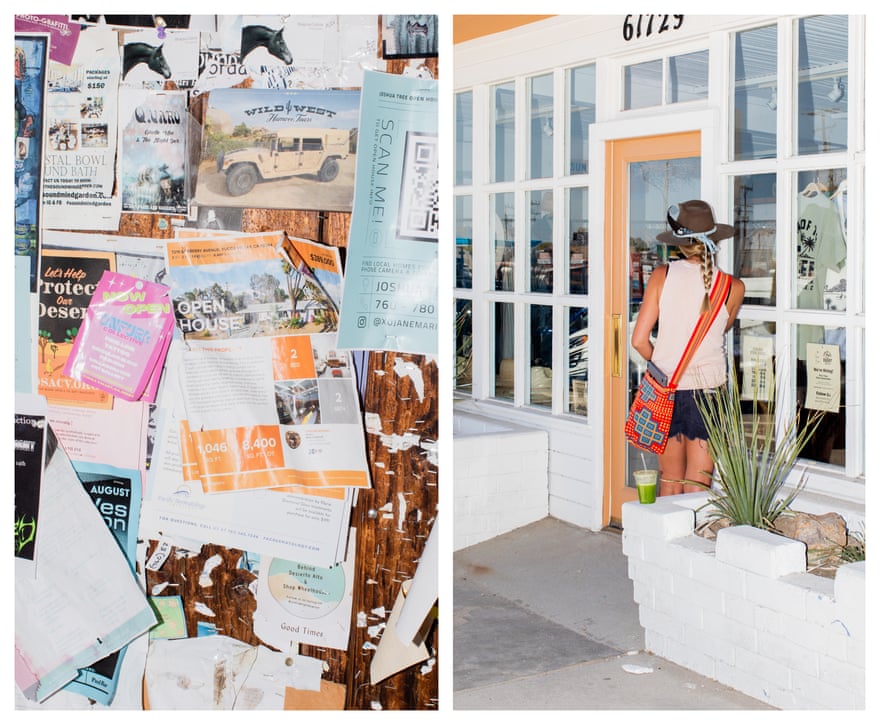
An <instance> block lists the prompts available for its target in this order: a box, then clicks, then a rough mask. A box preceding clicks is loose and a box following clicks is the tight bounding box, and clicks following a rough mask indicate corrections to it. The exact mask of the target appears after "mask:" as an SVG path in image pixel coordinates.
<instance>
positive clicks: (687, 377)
mask: <svg viewBox="0 0 880 725" xmlns="http://www.w3.org/2000/svg"><path fill="white" fill-rule="evenodd" d="M717 276H718V270H715V273H714V276H713V279H712V283H713V284H714V283H715V277H717ZM705 292H706V290H705V288H704V287H703V268H702V265H700V264H693V263H691V262H687V261H685V260H683V259H682V260H675V261H673V262H670V263H669V268H668V270H667V271H666V281H665V282H664V284H663V291H662V292H661V293H660V319H659V327H658V331H657V341H656V343H655V344H654V354H653V356H652V358H651V359H652V360H653V362H654V364H655V365H656V366H657V367H658V368H660V370H662V371H663V372H664V373H666V374H667V375H669V376H672V373H673V372H674V371H675V368H676V367H677V366H678V361H679V360H681V355H682V353H683V352H684V348H685V346H686V345H687V343H688V340H690V338H691V333H693V331H694V327H695V326H696V324H697V320H698V319H699V317H700V308H701V306H702V304H703V295H704V294H705ZM727 320H728V312H727V306H726V305H724V306H722V308H721V310H720V312H719V313H718V317H716V318H715V322H713V323H712V326H711V327H710V328H709V332H708V333H707V334H706V337H705V338H704V339H703V342H702V343H701V345H700V346H699V347H698V348H697V351H696V352H695V353H694V355H693V357H692V358H691V361H690V363H689V365H688V367H687V368H686V369H685V371H684V373H683V374H682V376H681V379H680V380H679V381H678V387H679V388H680V389H681V390H693V389H699V388H716V387H718V386H719V385H723V384H724V382H725V381H726V380H727V361H726V360H725V356H724V328H725V327H726V326H727Z"/></svg>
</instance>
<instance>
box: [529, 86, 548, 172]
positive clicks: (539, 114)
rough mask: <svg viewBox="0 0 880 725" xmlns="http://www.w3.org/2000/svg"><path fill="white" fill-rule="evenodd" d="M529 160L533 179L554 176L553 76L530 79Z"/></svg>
mask: <svg viewBox="0 0 880 725" xmlns="http://www.w3.org/2000/svg"><path fill="white" fill-rule="evenodd" d="M529 108H530V118H529V123H530V129H531V131H530V133H529V146H530V151H529V158H530V161H531V163H530V167H529V168H530V173H529V177H530V178H532V179H546V178H547V177H550V176H553V75H552V74H550V73H548V74H546V75H542V76H537V77H535V78H531V79H529Z"/></svg>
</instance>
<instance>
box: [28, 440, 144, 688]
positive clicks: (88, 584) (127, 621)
mask: <svg viewBox="0 0 880 725" xmlns="http://www.w3.org/2000/svg"><path fill="white" fill-rule="evenodd" d="M47 436H49V437H48V438H47V455H46V467H45V470H44V472H43V486H42V491H41V506H40V526H41V532H40V548H39V552H38V562H37V577H36V579H34V580H30V579H29V578H27V577H18V576H17V577H16V580H15V680H16V684H17V685H18V687H19V688H20V690H21V692H22V693H23V694H24V696H25V697H27V698H28V699H31V700H36V701H38V702H42V701H43V700H45V699H46V698H48V697H49V696H50V695H52V694H53V693H54V692H56V691H57V690H59V689H60V688H62V687H63V686H64V685H65V684H67V683H68V682H70V681H71V680H72V679H73V678H74V677H76V675H77V671H78V670H79V669H81V668H83V667H88V666H90V665H92V664H94V663H95V662H97V661H98V660H100V659H102V658H104V657H106V656H107V655H109V654H111V653H112V652H116V651H117V650H119V649H120V648H122V647H124V646H125V645H127V644H129V643H130V642H132V641H133V640H134V639H135V638H137V637H139V636H140V635H141V634H143V633H144V632H146V631H147V630H148V629H149V628H150V627H152V626H153V625H154V624H155V623H156V618H155V615H154V614H153V611H152V610H151V609H150V606H149V604H148V603H147V600H146V596H145V595H144V592H143V590H142V589H141V586H140V584H139V583H138V581H137V579H136V578H135V577H134V576H133V574H132V570H131V565H130V564H129V563H128V562H127V561H126V558H125V556H124V554H123V553H122V552H121V551H120V550H119V547H118V546H117V545H116V541H115V540H114V538H113V535H112V534H111V533H110V530H109V529H108V527H107V526H106V524H105V522H104V521H102V519H101V515H100V514H99V513H98V511H97V509H96V508H95V506H94V504H93V503H92V501H91V500H90V499H89V496H88V494H87V493H86V492H85V490H84V489H83V486H82V483H80V481H79V479H78V478H77V475H76V473H75V471H74V469H73V466H72V465H71V462H70V460H69V459H68V457H67V454H66V453H65V452H64V449H63V448H62V447H61V446H59V445H57V443H56V442H55V441H54V436H53V435H52V429H51V426H50V427H49V428H48V429H47ZM49 451H51V455H50V453H49Z"/></svg>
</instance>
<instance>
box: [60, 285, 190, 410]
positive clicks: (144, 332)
mask: <svg viewBox="0 0 880 725" xmlns="http://www.w3.org/2000/svg"><path fill="white" fill-rule="evenodd" d="M168 292H169V289H168V287H166V286H165V285H162V284H158V283H156V282H149V281H147V280H144V279H139V278H137V277H132V276H130V275H127V274H121V273H119V272H111V271H107V272H104V274H103V275H102V277H101V280H100V282H99V283H98V286H97V288H96V289H95V294H94V295H93V297H92V301H91V303H90V304H89V308H88V310H87V312H86V318H85V320H84V321H83V326H82V329H81V330H80V332H79V334H78V335H77V338H76V342H75V343H74V349H73V350H72V351H71V355H70V358H69V359H68V361H67V366H66V367H65V370H64V373H65V375H68V376H70V377H72V378H74V379H76V380H81V381H83V382H85V383H88V384H89V385H92V386H94V387H96V388H100V389H102V390H106V391H108V392H110V393H112V394H113V395H116V396H118V397H120V398H123V399H124V400H143V401H146V402H152V401H153V400H154V399H155V395H156V390H157V388H158V383H159V377H160V375H161V372H162V363H163V361H164V359H165V355H166V353H167V352H168V346H169V344H170V343H171V336H172V333H173V329H174V316H173V314H172V312H171V302H170V300H169V297H168Z"/></svg>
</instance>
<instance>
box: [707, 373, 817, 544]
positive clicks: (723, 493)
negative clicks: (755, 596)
mask: <svg viewBox="0 0 880 725" xmlns="http://www.w3.org/2000/svg"><path fill="white" fill-rule="evenodd" d="M774 387H775V386H774V385H771V386H770V389H771V390H773V389H774ZM774 403H775V400H774V397H773V394H772V393H771V397H770V400H768V401H767V405H766V408H765V411H764V412H763V413H761V414H759V413H758V412H757V410H756V408H757V406H754V407H753V412H752V413H751V414H749V418H750V423H751V425H746V416H744V414H743V412H742V401H741V399H740V393H739V381H738V380H737V375H736V371H735V370H733V371H732V372H731V375H730V380H729V381H728V383H727V385H724V386H722V387H721V388H719V389H718V390H717V391H716V392H715V393H714V394H711V395H698V396H697V406H698V408H699V410H700V413H701V415H702V416H703V420H704V421H705V423H706V428H707V430H708V432H709V439H708V445H709V452H710V453H711V455H712V459H713V460H714V461H715V472H714V474H713V481H715V482H716V483H717V487H713V488H712V489H711V490H710V491H709V500H708V502H707V503H706V504H705V507H706V508H707V509H708V512H707V515H708V518H709V519H710V520H715V519H726V520H727V523H729V524H730V525H734V526H735V525H742V524H746V525H749V526H754V527H756V528H759V529H766V530H772V529H773V522H774V521H775V520H776V518H777V517H778V516H779V515H780V514H781V513H782V512H783V511H785V510H786V509H788V508H789V507H790V506H791V503H792V501H793V500H794V499H795V498H796V497H797V496H798V494H799V493H800V492H801V490H802V489H803V486H804V481H803V479H801V480H800V481H798V483H797V484H796V485H795V487H794V488H793V489H792V490H791V491H789V492H788V493H787V494H785V495H784V496H783V495H782V494H781V491H782V487H783V485H784V484H785V479H786V477H787V476H788V474H789V472H790V471H791V470H792V467H793V466H794V464H795V461H796V460H797V458H798V456H799V455H800V453H801V451H802V450H803V449H804V446H805V445H806V443H807V441H808V440H809V439H810V436H812V435H813V433H815V431H816V428H817V426H818V424H819V422H820V421H821V419H822V413H821V412H819V411H811V412H810V414H809V415H808V416H807V418H806V421H805V423H804V425H803V426H800V412H797V413H796V414H795V415H794V416H792V418H791V419H790V420H789V421H788V423H787V424H785V425H784V426H780V427H779V428H777V425H776V415H775V404H774Z"/></svg>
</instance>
